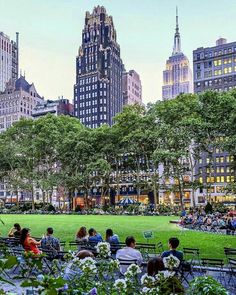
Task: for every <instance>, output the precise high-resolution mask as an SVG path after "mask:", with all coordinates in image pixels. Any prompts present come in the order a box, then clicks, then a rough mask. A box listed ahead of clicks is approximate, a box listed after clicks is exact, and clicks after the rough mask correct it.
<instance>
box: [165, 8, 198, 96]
mask: <svg viewBox="0 0 236 295" xmlns="http://www.w3.org/2000/svg"><path fill="white" fill-rule="evenodd" d="M192 92H193V81H192V71H191V69H190V65H189V60H188V58H187V57H186V56H185V55H184V54H183V52H182V51H181V39H180V33H179V23H178V10H177V8H176V28H175V36H174V47H173V52H172V55H171V56H170V57H169V59H168V60H167V61H166V69H165V71H163V86H162V98H163V100H168V99H172V98H175V97H176V96H177V95H179V94H181V93H192Z"/></svg>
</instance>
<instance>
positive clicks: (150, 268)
mask: <svg viewBox="0 0 236 295" xmlns="http://www.w3.org/2000/svg"><path fill="white" fill-rule="evenodd" d="M164 269H165V266H164V263H163V259H162V258H161V257H154V258H152V259H151V260H149V261H148V264H147V274H148V275H149V276H152V277H155V275H157V274H158V272H159V271H162V270H164Z"/></svg>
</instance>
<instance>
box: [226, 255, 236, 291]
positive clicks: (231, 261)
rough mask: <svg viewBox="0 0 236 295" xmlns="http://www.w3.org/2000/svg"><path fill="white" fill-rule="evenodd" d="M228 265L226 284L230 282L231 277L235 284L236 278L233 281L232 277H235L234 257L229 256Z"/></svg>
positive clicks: (235, 264)
mask: <svg viewBox="0 0 236 295" xmlns="http://www.w3.org/2000/svg"><path fill="white" fill-rule="evenodd" d="M228 266H229V269H230V273H229V281H228V284H229V283H230V281H231V279H233V285H234V286H236V280H235V282H234V278H236V258H229V259H228Z"/></svg>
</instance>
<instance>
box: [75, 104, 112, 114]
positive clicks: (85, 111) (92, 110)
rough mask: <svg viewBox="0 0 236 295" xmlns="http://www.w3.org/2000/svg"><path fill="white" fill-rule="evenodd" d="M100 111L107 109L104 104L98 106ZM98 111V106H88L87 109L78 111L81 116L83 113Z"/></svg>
mask: <svg viewBox="0 0 236 295" xmlns="http://www.w3.org/2000/svg"><path fill="white" fill-rule="evenodd" d="M99 110H100V112H106V111H107V108H106V106H101V107H100V108H99ZM97 111H98V108H89V109H86V110H81V111H80V112H79V115H80V116H82V115H85V114H95V113H97Z"/></svg>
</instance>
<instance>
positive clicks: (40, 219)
mask: <svg viewBox="0 0 236 295" xmlns="http://www.w3.org/2000/svg"><path fill="white" fill-rule="evenodd" d="M1 217H2V220H3V221H4V223H5V225H1V224H0V233H1V236H3V237H4V236H7V233H8V231H9V229H10V228H11V227H12V226H13V224H14V223H16V222H18V223H20V225H21V226H22V227H30V228H31V234H32V236H35V237H41V236H42V234H44V233H45V231H46V228H47V227H49V226H52V227H53V228H54V234H55V236H56V237H58V238H60V239H61V240H63V241H67V242H68V241H73V240H74V237H75V233H76V231H77V230H78V229H79V228H80V226H82V225H84V226H86V227H87V229H89V228H90V227H94V228H95V229H96V230H97V231H98V232H100V233H101V234H102V236H103V237H104V235H105V230H106V229H107V228H112V229H113V231H114V233H116V234H118V235H119V237H120V241H124V240H125V238H126V236H128V235H133V236H134V237H135V238H136V241H137V242H146V240H145V239H144V238H143V231H145V230H152V231H153V232H154V238H153V239H152V240H150V243H157V242H159V241H161V242H162V243H163V245H164V248H165V249H167V241H168V238H169V237H172V236H175V237H178V238H179V239H180V247H179V248H180V249H181V248H183V247H190V248H191V247H192V248H200V254H201V257H207V258H224V251H223V248H224V247H234V248H236V237H235V236H226V235H219V234H214V233H205V232H195V231H188V230H184V231H183V230H181V229H180V228H179V227H178V226H177V225H176V224H170V223H169V221H170V220H173V219H177V217H173V216H172V217H169V216H110V215H107V216H101V215H88V216H84V215H82V216H81V215H2V216H1Z"/></svg>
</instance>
